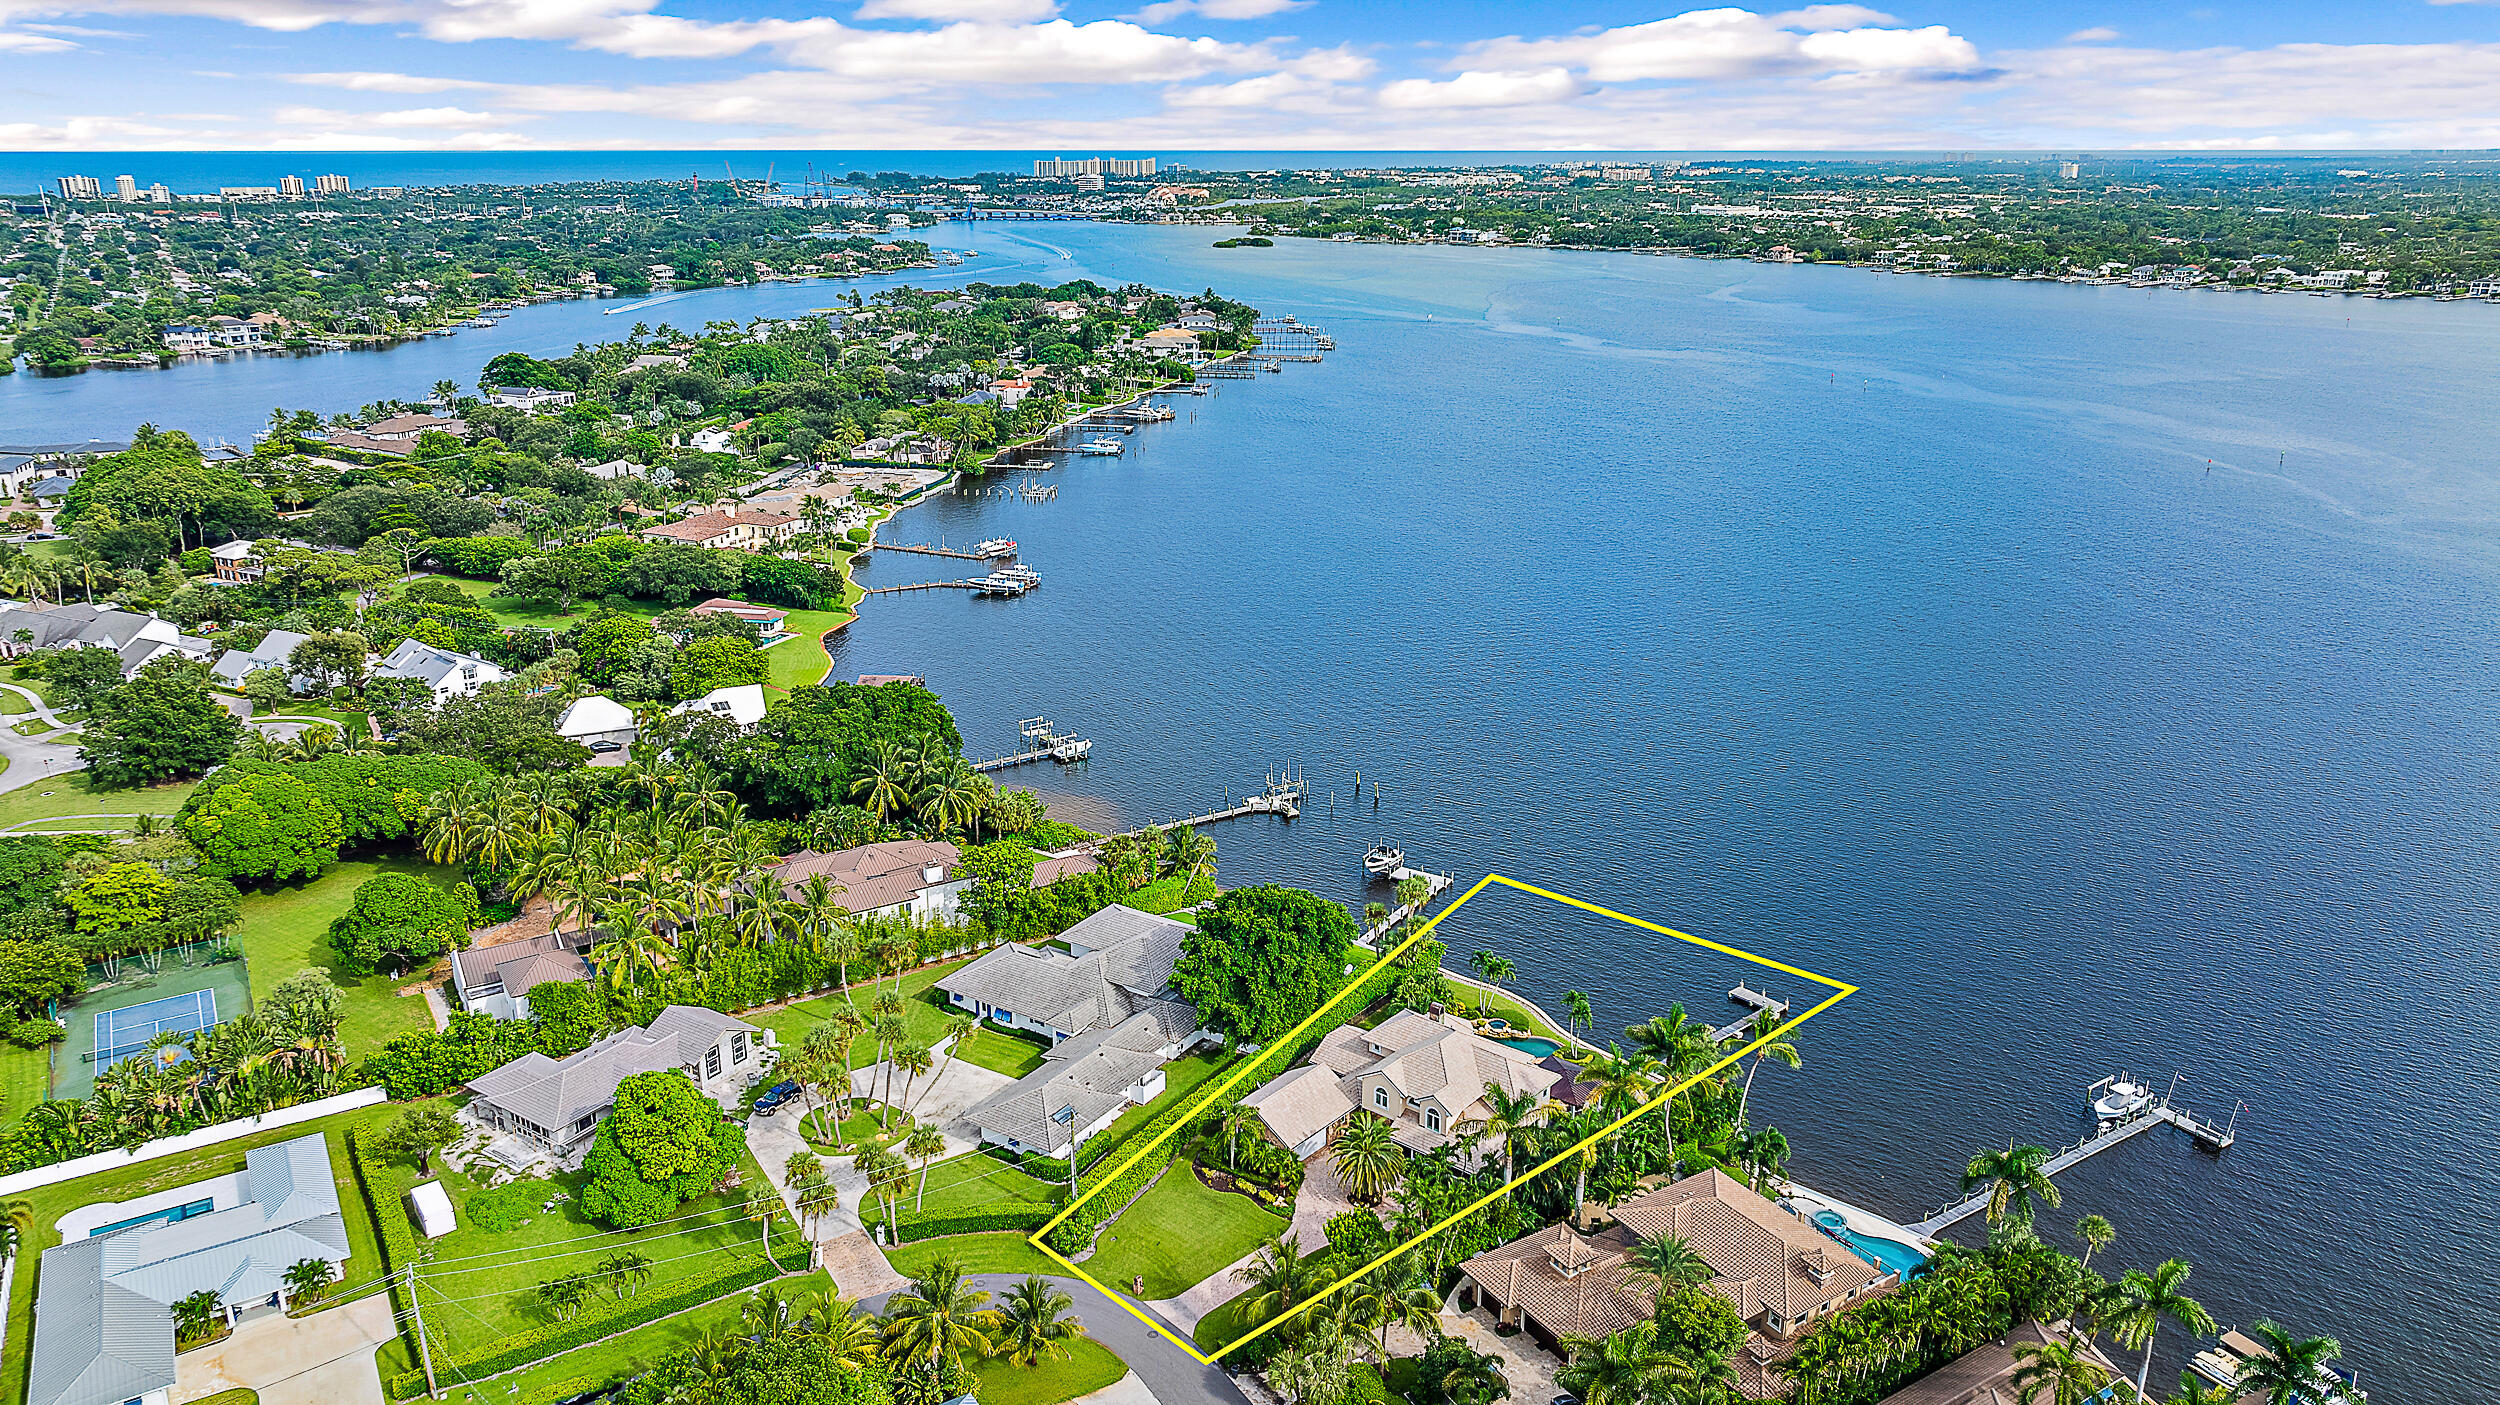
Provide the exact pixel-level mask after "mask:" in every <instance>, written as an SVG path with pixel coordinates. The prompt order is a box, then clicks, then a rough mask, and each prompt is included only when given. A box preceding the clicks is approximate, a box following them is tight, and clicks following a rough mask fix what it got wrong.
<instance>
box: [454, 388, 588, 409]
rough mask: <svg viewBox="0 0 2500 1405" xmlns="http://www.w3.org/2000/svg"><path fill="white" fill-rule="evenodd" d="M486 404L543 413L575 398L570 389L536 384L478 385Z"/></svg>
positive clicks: (560, 407)
mask: <svg viewBox="0 0 2500 1405" xmlns="http://www.w3.org/2000/svg"><path fill="white" fill-rule="evenodd" d="M478 389H479V390H481V391H483V392H484V395H483V398H484V400H485V401H486V403H487V404H489V405H493V406H496V407H498V408H500V409H506V410H519V411H520V412H521V413H523V414H525V415H539V414H545V413H546V412H547V411H549V410H561V409H563V408H564V407H565V406H567V405H570V404H572V403H573V401H574V400H575V399H576V398H577V397H576V395H575V393H574V392H572V391H570V390H549V389H547V388H546V387H544V386H537V385H499V386H480V387H478Z"/></svg>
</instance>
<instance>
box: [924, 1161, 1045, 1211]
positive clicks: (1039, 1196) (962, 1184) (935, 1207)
mask: <svg viewBox="0 0 2500 1405" xmlns="http://www.w3.org/2000/svg"><path fill="white" fill-rule="evenodd" d="M919 1189H920V1176H919V1173H918V1172H914V1173H913V1175H912V1178H911V1181H910V1183H909V1184H907V1185H905V1186H904V1187H903V1190H904V1194H903V1197H902V1199H901V1201H900V1205H901V1208H902V1211H903V1216H904V1218H905V1219H911V1218H913V1217H915V1216H927V1215H960V1214H962V1213H964V1212H965V1211H967V1210H985V1209H988V1208H990V1207H991V1206H994V1205H1019V1204H1021V1205H1050V1204H1055V1203H1057V1201H1058V1199H1059V1193H1060V1192H1061V1191H1062V1190H1063V1189H1065V1187H1062V1186H1057V1185H1052V1184H1050V1183H1049V1182H1046V1181H1040V1180H1036V1179H1034V1178H1033V1177H1031V1176H1028V1175H1026V1174H1025V1173H1024V1172H1022V1171H1020V1170H1018V1169H1016V1168H1015V1167H1013V1166H1010V1165H1008V1164H1007V1163H1006V1162H1004V1161H1001V1160H999V1159H998V1158H997V1157H995V1156H986V1155H983V1154H982V1153H980V1152H977V1151H968V1152H965V1153H964V1154H963V1155H961V1156H958V1157H956V1158H955V1159H954V1160H952V1161H940V1162H937V1163H936V1164H934V1165H932V1166H930V1167H929V1185H928V1193H927V1195H926V1196H916V1195H915V1194H914V1192H916V1191H918V1190H919Z"/></svg>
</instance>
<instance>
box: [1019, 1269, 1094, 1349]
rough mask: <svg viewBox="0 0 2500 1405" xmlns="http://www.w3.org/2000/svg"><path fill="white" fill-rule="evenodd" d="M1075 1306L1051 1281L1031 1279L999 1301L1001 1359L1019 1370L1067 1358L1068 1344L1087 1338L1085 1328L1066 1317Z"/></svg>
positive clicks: (1073, 1319)
mask: <svg viewBox="0 0 2500 1405" xmlns="http://www.w3.org/2000/svg"><path fill="white" fill-rule="evenodd" d="M1075 1306H1076V1299H1074V1298H1071V1297H1069V1296H1068V1295H1067V1294H1066V1293H1064V1292H1061V1291H1060V1290H1059V1289H1057V1288H1054V1287H1052V1286H1051V1283H1050V1280H1049V1279H1047V1278H1044V1277H1042V1276H1041V1275H1040V1274H1032V1275H1029V1276H1028V1277H1026V1279H1025V1280H1024V1281H1023V1282H1022V1283H1019V1284H1017V1285H1016V1286H1015V1287H1013V1288H1010V1289H1009V1290H1007V1296H1005V1297H1004V1298H1001V1299H1000V1300H999V1304H998V1321H999V1330H998V1355H1000V1356H1002V1357H1005V1358H1006V1359H1007V1360H1009V1361H1013V1362H1015V1363H1016V1364H1017V1365H1019V1366H1039V1365H1040V1364H1042V1362H1043V1361H1044V1360H1046V1359H1050V1358H1055V1357H1060V1356H1065V1355H1067V1354H1068V1351H1069V1343H1071V1342H1073V1341H1075V1340H1076V1339H1077V1338H1079V1337H1082V1336H1084V1335H1085V1324H1084V1323H1082V1322H1079V1321H1077V1320H1076V1319H1075V1318H1073V1317H1070V1316H1068V1315H1067V1314H1068V1311H1069V1309H1071V1308H1073V1307H1075Z"/></svg>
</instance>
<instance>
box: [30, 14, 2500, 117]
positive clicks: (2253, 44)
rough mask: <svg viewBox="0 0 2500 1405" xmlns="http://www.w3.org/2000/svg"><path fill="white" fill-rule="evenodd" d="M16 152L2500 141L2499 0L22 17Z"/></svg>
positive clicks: (63, 15)
mask: <svg viewBox="0 0 2500 1405" xmlns="http://www.w3.org/2000/svg"><path fill="white" fill-rule="evenodd" d="M0 65H5V66H6V70H7V79H6V82H5V84H0V148H9V149H21V150H36V149H48V148H49V149H66V150H137V149H191V150H234V149H294V150H390V149H402V148H405V149H426V150H432V149H488V150H491V149H532V148H538V149H564V148H599V147H624V148H646V147H671V148H674V147H710V146H718V147H813V146H825V147H839V148H844V149H867V148H893V149H909V150H927V149H934V148H954V147H961V148H987V149H1030V148H1066V149H1068V150H1070V151H1076V150H1087V151H1091V150H1098V149H1099V150H1118V151H1130V150H1134V151H1139V152H1151V151H1155V150H1158V149H1160V150H1201V151H1203V150H1220V149H1228V148H1238V149H1257V150H1275V149H1290V150H1313V151H1328V150H1436V149H1456V150H1733V149H1764V150H1818V149H1820V150H1906V149H1947V150H1955V149H1974V148H2007V147H2021V148H2042V149H2052V150H2054V149H2060V148H2078V149H2079V148H2090V149H2108V148H2120V147H2135V148H2148V149H2150V148H2168V149H2190V150H2196V149H2224V150H2229V149H2258V150H2269V149H2282V150H2299V149H2350V148H2369V147H2384V148H2397V149H2405V148H2416V147H2443V148H2458V147H2500V3H2446V4H2434V3H2426V2H2425V0H2369V2H2368V3H2347V4H2340V5H2330V4H2321V3H2316V0H2286V3H2275V4H2207V5H2197V4H2194V3H2192V0H2191V3H2189V4H2184V5H2181V4H2155V3H2144V2H2143V0H2117V2H2116V3H2059V4H2049V5H2042V4H2030V5H2005V4H1978V3H1972V0H1924V2H1919V3H1908V4H1905V5H1901V6H1896V7H1894V8H1890V9H1875V8H1871V7H1867V6H1861V5H1833V4H1826V5H1812V6H1806V7H1802V8H1791V9H1778V8H1771V7H1764V8H1759V9H1744V8H1734V7H1730V8H1718V9H1704V8H1691V7H1688V6H1679V5H1675V4H1636V3H1622V2H1621V0H1609V3H1585V4H1549V5H1516V4H1488V3H1481V0H1436V3H1408V2H1407V0H1398V2H1397V3H1381V0H1364V2H1363V3H1355V0H1135V3H1125V4H1120V5H1097V4H1087V3H1080V2H1079V0H849V2H848V3H843V4H838V5H824V4H821V3H816V4H811V3H804V0H53V3H39V4H30V3H25V0H0Z"/></svg>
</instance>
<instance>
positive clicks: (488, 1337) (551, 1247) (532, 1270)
mask: <svg viewBox="0 0 2500 1405" xmlns="http://www.w3.org/2000/svg"><path fill="white" fill-rule="evenodd" d="M366 1169H367V1170H369V1171H371V1172H372V1173H373V1175H374V1178H375V1180H376V1182H377V1184H376V1185H375V1186H374V1188H373V1193H374V1199H375V1202H376V1203H377V1204H380V1205H385V1206H389V1205H396V1204H397V1203H398V1202H399V1200H400V1198H401V1197H402V1196H404V1195H405V1194H406V1193H407V1191H408V1188H409V1187H410V1186H413V1185H415V1184H416V1183H417V1182H418V1181H419V1180H421V1179H424V1178H423V1177H421V1176H419V1175H418V1174H417V1172H416V1167H415V1166H414V1165H413V1164H411V1163H406V1162H398V1161H377V1160H373V1159H368V1160H367V1162H366ZM437 1170H438V1178H439V1179H440V1180H441V1181H442V1183H443V1189H444V1190H445V1191H446V1192H447V1193H449V1194H450V1196H451V1201H452V1206H453V1214H454V1218H455V1220H456V1221H457V1222H458V1224H459V1228H457V1229H455V1230H453V1231H452V1232H451V1233H449V1234H447V1235H444V1236H443V1237H442V1238H440V1239H436V1240H432V1241H430V1242H429V1244H428V1246H427V1247H428V1248H429V1249H430V1250H431V1251H432V1258H431V1260H430V1263H431V1265H432V1266H431V1267H427V1268H423V1269H420V1270H419V1277H420V1280H421V1281H422V1283H423V1288H424V1294H425V1297H424V1301H425V1304H426V1314H425V1326H426V1331H427V1332H428V1333H429V1334H430V1336H431V1339H432V1345H433V1348H434V1350H435V1351H436V1352H437V1353H438V1355H437V1358H436V1362H435V1370H436V1372H437V1373H438V1374H440V1373H441V1372H442V1371H443V1369H444V1363H445V1362H448V1361H458V1360H460V1359H463V1358H466V1357H474V1356H477V1355H479V1354H481V1353H484V1352H486V1351H489V1350H492V1349H494V1348H495V1347H496V1346H497V1345H498V1344H499V1343H501V1342H502V1341H504V1340H505V1339H506V1338H509V1337H511V1336H513V1335H514V1334H516V1333H519V1332H524V1331H530V1330H534V1329H537V1328H541V1327H544V1326H546V1325H548V1324H549V1323H550V1322H552V1321H553V1320H554V1319H553V1318H552V1317H551V1316H550V1315H549V1310H548V1308H547V1307H546V1305H545V1304H543V1303H541V1302H539V1301H538V1297H537V1293H536V1289H537V1286H538V1284H540V1283H541V1282H543V1281H545V1280H547V1279H551V1278H560V1277H565V1276H569V1275H572V1274H582V1273H595V1272H596V1271H597V1265H598V1263H599V1261H600V1260H601V1259H604V1258H606V1257H607V1256H609V1255H611V1254H614V1253H616V1252H618V1251H619V1250H623V1249H631V1250H632V1251H634V1252H635V1253H638V1254H641V1255H642V1256H643V1257H645V1258H647V1259H649V1260H651V1277H650V1279H649V1280H648V1281H647V1282H645V1283H643V1284H642V1285H641V1286H640V1288H639V1290H638V1292H637V1293H635V1294H633V1295H629V1296H626V1297H623V1298H619V1297H617V1296H616V1295H615V1293H614V1292H613V1291H612V1290H611V1289H610V1288H609V1287H608V1285H606V1284H600V1285H598V1287H597V1291H596V1292H595V1293H594V1294H593V1296H592V1297H591V1300H590V1301H589V1302H588V1303H586V1304H584V1305H583V1307H582V1309H581V1313H582V1315H583V1316H585V1317H590V1318H593V1319H596V1318H600V1317H614V1318H618V1319H624V1318H627V1317H629V1316H630V1314H632V1313H633V1312H634V1311H636V1306H637V1304H636V1299H637V1298H641V1299H644V1300H648V1299H650V1298H654V1297H657V1296H659V1295H661V1294H663V1293H667V1292H672V1291H676V1290H678V1289H680V1288H681V1287H683V1286H684V1285H686V1284H689V1283H692V1282H697V1281H700V1280H702V1279H706V1278H711V1277H714V1276H716V1275H719V1274H722V1273H727V1272H729V1271H731V1270H733V1269H736V1268H738V1267H740V1266H741V1265H744V1264H753V1263H760V1262H761V1261H762V1249H761V1246H760V1244H759V1243H758V1239H759V1237H760V1230H759V1228H758V1226H757V1225H756V1224H755V1223H754V1222H752V1221H750V1220H748V1219H746V1218H745V1217H744V1216H743V1215H742V1214H740V1213H739V1212H738V1211H736V1210H734V1209H731V1208H729V1203H730V1202H725V1201H724V1199H723V1198H722V1197H720V1196H711V1195H706V1196H699V1197H697V1198H696V1199H694V1200H691V1201H689V1202H687V1203H686V1204H685V1205H683V1206H681V1207H679V1208H678V1209H677V1210H676V1211H675V1212H673V1213H672V1214H670V1215H669V1216H668V1217H667V1218H668V1219H669V1220H672V1221H674V1223H669V1224H662V1225H656V1226H654V1227H652V1228H650V1229H647V1230H641V1231H636V1232H633V1233H630V1234H620V1233H615V1232H611V1231H609V1230H607V1229H606V1227H605V1226H602V1225H600V1224H598V1223H597V1222H595V1221H592V1220H590V1219H588V1218H587V1217H585V1216H584V1215H583V1214H582V1210H581V1205H580V1203H579V1202H578V1199H567V1200H565V1201H564V1202H563V1203H561V1204H559V1205H557V1206H556V1207H555V1208H554V1209H553V1210H539V1209H535V1208H533V1210H532V1213H531V1215H530V1217H529V1218H528V1219H527V1220H524V1221H522V1222H521V1223H520V1224H519V1225H518V1226H515V1227H514V1228H511V1229H507V1230H503V1231H500V1232H496V1231H489V1230H487V1229H484V1228H482V1227H480V1226H479V1225H478V1224H477V1223H476V1222H475V1221H474V1220H473V1218H472V1217H471V1214H470V1210H469V1206H470V1202H471V1199H472V1197H474V1196H476V1195H477V1194H478V1193H479V1191H480V1190H482V1189H483V1187H482V1186H480V1185H479V1184H478V1183H477V1182H476V1181H474V1180H472V1179H470V1178H469V1177H468V1176H467V1175H465V1174H463V1173H462V1172H459V1171H455V1170H451V1169H449V1168H448V1167H438V1168H437ZM762 1174H763V1172H762V1171H761V1170H760V1169H758V1168H757V1167H756V1165H755V1161H754V1158H753V1157H748V1158H747V1159H746V1176H747V1179H748V1183H749V1184H753V1183H755V1182H756V1181H757V1180H758V1179H759V1178H760V1177H761V1176H762ZM588 1181H589V1177H588V1176H587V1175H586V1174H584V1173H582V1172H578V1171H576V1172H571V1173H568V1174H564V1175H558V1176H555V1177H553V1178H551V1179H549V1180H545V1181H534V1182H524V1184H528V1185H529V1186H530V1187H531V1189H532V1194H533V1196H535V1197H537V1198H539V1199H552V1198H554V1196H555V1194H556V1193H557V1192H558V1191H562V1192H565V1193H567V1194H568V1195H571V1196H576V1197H577V1196H578V1195H579V1192H580V1190H581V1187H582V1186H583V1185H585V1184H587V1183H588ZM739 1194H740V1192H737V1191H733V1192H731V1195H732V1196H736V1195H739ZM688 1216H692V1217H693V1218H687V1217H688ZM776 1227H777V1230H778V1232H777V1233H776V1234H775V1235H774V1251H775V1255H776V1257H778V1258H779V1259H780V1261H781V1264H782V1266H783V1267H784V1268H785V1269H792V1270H795V1269H797V1268H799V1267H801V1266H802V1265H803V1264H804V1263H805V1262H806V1250H805V1248H804V1247H803V1246H802V1245H801V1244H800V1243H799V1241H798V1238H797V1235H796V1232H795V1231H794V1230H793V1229H792V1228H791V1227H790V1225H789V1224H788V1222H787V1221H786V1220H785V1221H781V1222H778V1224H777V1226H776ZM488 1256H491V1257H488ZM577 1320H578V1319H577ZM403 1354H405V1349H404V1347H402V1348H395V1349H390V1350H386V1351H385V1352H384V1354H383V1367H382V1374H383V1376H384V1378H385V1379H388V1378H389V1377H390V1376H392V1375H394V1374H396V1373H398V1372H400V1371H404V1370H408V1369H410V1368H412V1367H414V1366H415V1365H416V1363H415V1361H413V1360H407V1361H394V1360H392V1359H391V1358H392V1357H393V1356H394V1355H403Z"/></svg>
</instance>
